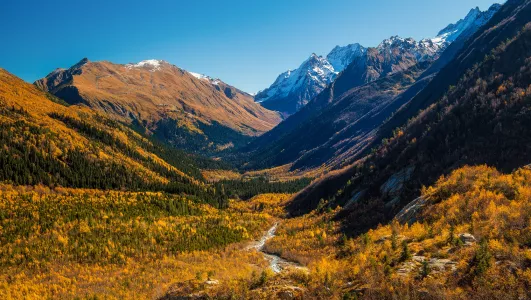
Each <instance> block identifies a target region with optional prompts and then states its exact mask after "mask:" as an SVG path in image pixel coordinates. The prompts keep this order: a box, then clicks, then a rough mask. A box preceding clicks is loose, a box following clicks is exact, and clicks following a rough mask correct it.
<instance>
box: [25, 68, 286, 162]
mask: <svg viewBox="0 0 531 300" xmlns="http://www.w3.org/2000/svg"><path fill="white" fill-rule="evenodd" d="M35 84H36V85H37V86H38V87H39V88H41V89H43V90H44V91H48V92H50V93H52V94H54V95H56V96H57V97H59V98H62V99H64V100H65V101H66V102H68V103H70V104H83V105H87V106H89V107H91V108H92V109H94V110H97V111H100V112H103V113H106V114H107V115H108V116H110V117H112V118H114V119H116V120H119V121H124V122H128V123H133V124H135V125H137V126H140V127H144V128H145V129H147V130H148V131H149V132H152V133H154V134H155V135H157V136H158V137H160V138H161V139H162V140H164V141H167V142H169V143H171V144H174V145H176V146H178V147H181V148H185V149H188V150H198V149H199V150H200V152H201V151H202V152H214V151H216V150H218V149H224V148H227V147H232V146H235V145H236V146H237V145H239V144H242V143H245V141H246V140H248V137H249V136H256V135H260V134H262V133H263V132H266V131H268V130H270V129H271V128H273V127H274V126H275V125H276V124H277V123H278V122H280V120H281V119H280V116H279V115H278V114H277V113H274V112H271V111H268V110H266V109H264V108H262V107H261V106H260V105H259V104H257V103H255V102H254V101H253V98H252V96H250V95H249V94H246V93H244V92H242V91H240V90H238V89H236V88H234V87H231V86H229V85H227V84H225V83H223V82H222V81H220V80H214V79H211V78H209V77H206V76H201V75H198V74H195V73H189V72H187V71H184V70H182V69H179V68H177V67H175V66H173V65H170V64H169V63H167V62H164V61H159V60H148V61H143V62H140V63H137V64H127V65H119V64H113V63H110V62H90V61H88V60H87V59H83V60H82V61H80V62H79V63H78V64H76V65H74V66H72V67H71V68H70V69H67V70H64V69H58V70H55V71H54V72H52V73H50V74H49V75H48V76H47V77H46V78H43V79H41V80H38V81H37V82H35Z"/></svg>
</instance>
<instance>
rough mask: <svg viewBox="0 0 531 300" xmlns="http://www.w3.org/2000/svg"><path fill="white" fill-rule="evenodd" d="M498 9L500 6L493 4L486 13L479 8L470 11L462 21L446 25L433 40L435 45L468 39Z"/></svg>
mask: <svg viewBox="0 0 531 300" xmlns="http://www.w3.org/2000/svg"><path fill="white" fill-rule="evenodd" d="M500 8H501V4H497V3H495V4H493V5H492V6H491V7H490V8H489V9H488V10H487V11H481V10H480V9H479V7H476V8H474V9H471V10H470V12H469V13H468V14H467V15H466V17H465V18H464V19H461V20H459V21H457V23H455V24H450V25H448V26H447V27H446V28H444V29H443V30H441V31H440V32H439V33H438V34H437V37H436V38H435V39H433V40H434V41H435V42H437V43H452V42H454V41H455V40H456V39H457V38H459V37H463V36H465V37H468V36H470V35H472V34H473V33H474V32H476V30H477V29H478V28H479V27H481V26H483V25H485V24H486V23H487V22H488V21H489V20H490V19H491V18H492V16H493V15H494V14H495V13H496V12H498V10H500Z"/></svg>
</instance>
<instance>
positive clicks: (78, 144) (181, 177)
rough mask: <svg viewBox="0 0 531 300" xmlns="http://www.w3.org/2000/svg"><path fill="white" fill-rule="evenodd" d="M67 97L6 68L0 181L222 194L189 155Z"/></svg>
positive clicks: (0, 107)
mask: <svg viewBox="0 0 531 300" xmlns="http://www.w3.org/2000/svg"><path fill="white" fill-rule="evenodd" d="M61 103H62V102H61V100H60V99H58V98H56V97H54V96H52V95H50V94H46V93H44V92H42V91H41V90H39V89H37V88H36V87H35V86H34V85H30V84H27V83H25V82H23V81H22V80H21V79H19V78H16V77H15V76H13V75H11V74H9V73H8V72H7V71H5V70H3V69H0V140H1V144H2V148H1V149H0V181H3V182H9V183H12V184H14V185H38V184H43V185H45V186H51V187H54V186H63V187H75V188H93V189H126V190H157V191H161V190H164V191H168V192H175V193H186V194H189V195H195V196H198V197H199V198H200V199H201V201H206V202H209V203H210V202H211V203H212V204H215V205H216V206H217V205H219V204H220V202H218V200H222V198H220V197H218V196H216V194H215V192H214V190H213V189H212V188H210V187H208V186H207V185H206V184H205V183H203V181H204V179H203V177H202V175H201V173H200V171H199V169H198V168H197V167H196V166H195V160H194V158H193V157H191V156H190V155H188V154H185V153H184V152H182V151H178V150H175V149H168V148H166V147H163V146H161V145H158V144H156V143H153V142H152V141H150V140H148V139H146V138H145V137H143V136H141V135H139V134H138V133H137V132H135V131H133V130H131V129H129V128H128V127H126V126H124V125H122V124H120V123H119V122H116V121H113V120H111V119H108V118H106V117H105V116H102V115H100V114H97V113H95V112H94V111H92V110H90V109H88V108H86V107H82V106H65V105H64V104H61Z"/></svg>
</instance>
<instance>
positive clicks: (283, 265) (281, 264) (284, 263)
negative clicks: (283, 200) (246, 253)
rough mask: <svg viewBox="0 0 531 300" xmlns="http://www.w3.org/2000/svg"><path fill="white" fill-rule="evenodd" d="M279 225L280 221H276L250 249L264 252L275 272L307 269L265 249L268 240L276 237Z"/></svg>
mask: <svg viewBox="0 0 531 300" xmlns="http://www.w3.org/2000/svg"><path fill="white" fill-rule="evenodd" d="M277 227H278V222H277V223H275V225H273V227H271V228H269V230H268V231H267V232H266V233H265V234H264V235H263V236H262V238H261V239H260V240H259V241H257V242H256V243H255V244H253V245H251V246H250V247H249V248H248V249H249V250H251V249H255V250H256V251H259V252H262V254H263V255H264V257H265V259H267V260H268V261H269V266H270V268H271V270H273V272H275V273H280V272H282V271H283V270H285V269H287V268H296V269H306V268H305V267H303V266H301V265H299V264H297V263H294V262H291V261H288V260H285V259H283V258H282V257H280V256H278V255H275V254H271V253H267V252H266V251H265V249H264V247H265V243H266V242H267V241H268V240H270V239H272V238H274V237H275V232H276V231H277Z"/></svg>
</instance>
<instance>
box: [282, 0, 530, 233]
mask: <svg viewBox="0 0 531 300" xmlns="http://www.w3.org/2000/svg"><path fill="white" fill-rule="evenodd" d="M465 44H466V46H465V47H463V48H462V49H461V51H459V52H458V53H457V55H456V56H455V57H454V59H453V60H452V61H451V62H450V63H448V64H447V66H446V67H445V68H444V69H442V70H441V71H440V72H439V73H438V74H437V75H436V76H435V77H434V78H433V79H432V80H431V81H430V83H429V84H428V85H427V86H426V88H424V89H423V90H422V91H421V92H419V93H418V94H417V95H416V96H415V97H413V98H412V99H411V100H410V101H409V102H408V103H407V104H405V105H403V107H401V108H400V109H399V110H398V111H397V112H396V113H395V114H393V116H392V117H391V118H389V120H388V121H386V122H385V123H384V125H383V126H382V127H381V128H379V129H378V132H377V133H376V135H375V138H374V140H375V141H376V142H375V143H374V144H372V147H374V150H373V152H372V154H370V155H369V156H367V157H365V158H364V159H363V160H361V161H358V163H356V164H354V165H353V166H352V167H349V168H346V169H344V170H341V171H337V172H334V173H332V174H330V176H328V177H327V178H324V179H323V180H321V181H319V182H316V183H315V184H313V185H312V186H310V187H309V188H308V189H306V190H305V191H303V192H301V193H300V194H299V195H298V196H296V197H295V198H294V200H293V202H292V206H291V209H292V212H293V213H297V212H298V213H301V212H304V211H308V210H311V209H312V208H315V207H316V206H317V204H318V203H319V201H320V199H328V200H329V203H330V205H331V206H334V205H340V206H342V207H344V209H343V210H342V211H341V212H340V213H339V214H338V217H339V218H341V219H342V220H345V222H344V225H345V231H346V232H348V233H351V234H356V233H359V232H363V230H365V229H367V228H372V227H374V226H376V225H377V224H378V223H381V222H385V221H386V220H389V219H390V218H392V217H393V216H394V215H395V214H396V213H398V212H399V211H400V209H401V208H403V207H404V206H405V205H407V204H408V203H409V202H410V201H412V200H413V199H415V198H416V197H417V196H419V193H420V190H421V187H422V186H428V185H431V184H433V183H434V182H435V181H436V180H437V179H438V178H439V177H440V176H442V175H444V174H448V173H449V172H451V171H452V170H455V169H457V168H459V167H461V166H463V165H466V164H469V165H479V164H488V165H491V166H494V167H496V168H499V169H500V170H502V171H504V172H510V171H512V170H514V169H516V168H518V167H521V166H524V165H527V164H529V161H530V160H531V152H530V150H529V149H531V140H530V139H529V136H531V127H530V126H529V124H531V123H530V120H531V119H530V118H531V115H530V113H529V112H530V111H531V107H530V105H529V104H530V103H531V102H529V101H528V99H529V97H530V96H529V85H530V84H531V81H530V80H529V78H531V77H530V74H531V73H530V72H531V65H530V62H529V59H528V58H529V57H530V56H531V1H515V0H512V1H507V2H506V4H505V5H504V6H503V7H502V8H501V9H500V10H499V12H498V13H496V14H495V15H494V16H493V17H492V19H491V20H490V21H489V22H488V23H487V24H486V25H485V26H483V27H481V29H480V30H479V31H478V32H477V33H475V34H474V35H473V36H472V37H471V38H470V39H469V40H468V41H466V43H465ZM419 110H420V112H419ZM396 124H399V125H398V126H395V125H396ZM386 136H387V138H385V139H383V140H382V138H384V137H386ZM379 141H381V143H380V142H379Z"/></svg>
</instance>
